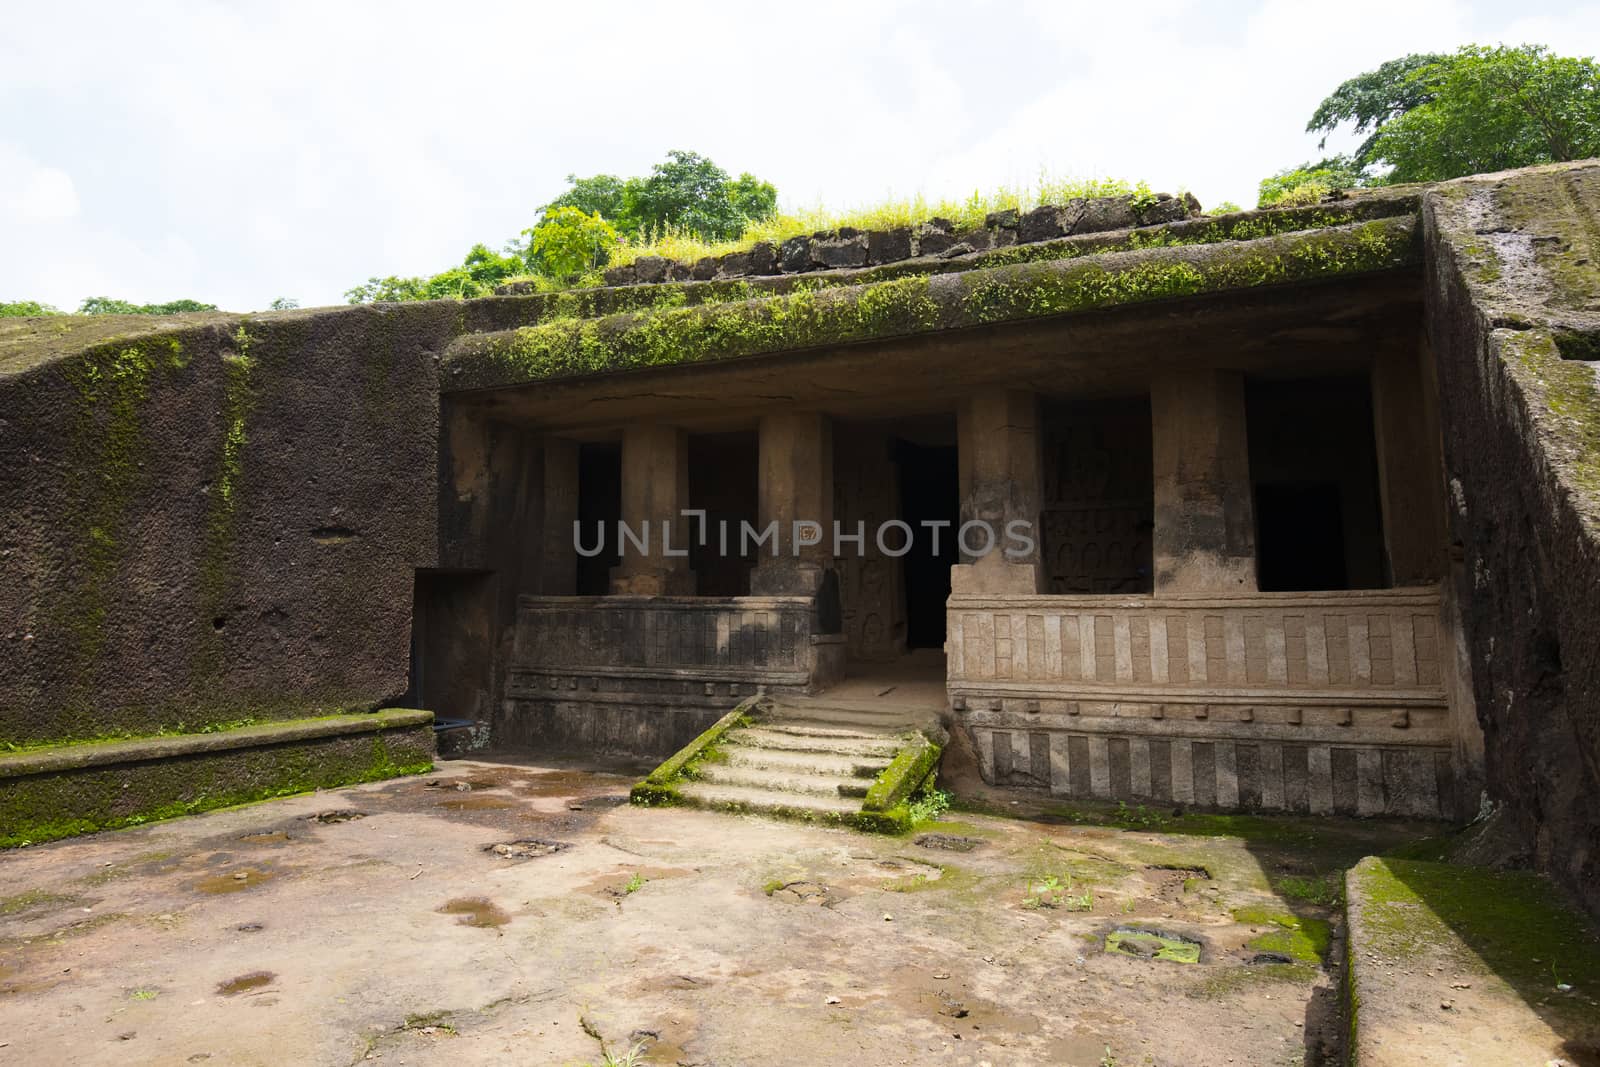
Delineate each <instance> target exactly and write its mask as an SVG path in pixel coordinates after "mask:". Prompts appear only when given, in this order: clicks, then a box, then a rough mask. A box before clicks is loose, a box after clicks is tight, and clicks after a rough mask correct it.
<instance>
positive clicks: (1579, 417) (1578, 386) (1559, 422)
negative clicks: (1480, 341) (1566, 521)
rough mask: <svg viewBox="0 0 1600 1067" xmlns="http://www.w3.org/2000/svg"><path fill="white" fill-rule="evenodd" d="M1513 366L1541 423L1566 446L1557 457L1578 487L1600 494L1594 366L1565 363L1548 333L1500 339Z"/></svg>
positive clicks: (1599, 400) (1511, 333) (1599, 386)
mask: <svg viewBox="0 0 1600 1067" xmlns="http://www.w3.org/2000/svg"><path fill="white" fill-rule="evenodd" d="M1494 338H1495V341H1496V342H1497V343H1498V345H1499V348H1500V352H1501V354H1502V357H1503V358H1504V359H1505V361H1506V365H1507V367H1508V368H1509V369H1510V370H1511V372H1512V374H1513V375H1514V376H1516V377H1517V378H1518V380H1519V382H1520V383H1521V384H1523V385H1524V387H1525V388H1526V390H1527V392H1528V394H1529V400H1530V401H1532V402H1533V403H1532V406H1533V411H1532V414H1533V416H1534V418H1535V420H1536V421H1538V422H1539V424H1540V425H1541V426H1543V427H1545V428H1546V429H1547V430H1548V431H1550V432H1551V433H1553V435H1554V436H1555V437H1556V438H1557V440H1558V441H1559V442H1560V443H1561V444H1562V445H1563V446H1564V448H1563V450H1564V451H1565V452H1566V455H1565V456H1561V455H1557V456H1554V457H1552V458H1553V459H1555V460H1556V461H1557V462H1558V463H1560V464H1561V466H1563V467H1565V468H1566V470H1567V471H1568V472H1569V473H1570V475H1571V477H1572V480H1573V482H1574V483H1575V485H1576V487H1577V488H1579V489H1581V490H1583V491H1584V492H1585V493H1588V494H1590V495H1600V379H1597V378H1596V375H1595V368H1594V365H1593V364H1591V363H1587V362H1584V361H1582V360H1577V359H1564V358H1562V357H1563V353H1562V351H1561V348H1560V346H1559V345H1558V344H1557V339H1556V338H1555V337H1553V336H1552V335H1551V334H1549V333H1547V332H1545V331H1542V330H1499V331H1496V332H1495V334H1494Z"/></svg>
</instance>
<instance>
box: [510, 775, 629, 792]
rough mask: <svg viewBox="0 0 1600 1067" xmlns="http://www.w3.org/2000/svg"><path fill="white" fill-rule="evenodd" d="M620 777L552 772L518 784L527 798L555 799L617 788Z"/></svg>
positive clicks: (519, 790)
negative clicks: (616, 784)
mask: <svg viewBox="0 0 1600 1067" xmlns="http://www.w3.org/2000/svg"><path fill="white" fill-rule="evenodd" d="M619 779H620V776H619V775H615V774H596V773H594V772H593V771H550V772H548V773H545V774H540V775H536V776H535V777H533V778H530V779H528V780H527V781H524V782H519V783H518V784H517V789H518V792H520V793H521V794H522V795H523V796H527V797H553V796H566V795H569V794H573V795H575V794H578V793H582V792H584V791H586V790H587V791H591V792H593V791H595V790H601V789H609V788H615V785H614V783H616V782H617V781H619Z"/></svg>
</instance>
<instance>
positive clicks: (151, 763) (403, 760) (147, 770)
mask: <svg viewBox="0 0 1600 1067" xmlns="http://www.w3.org/2000/svg"><path fill="white" fill-rule="evenodd" d="M423 714H425V713H423ZM429 719H431V716H429V717H427V718H419V715H418V713H416V712H398V713H388V714H383V713H380V714H378V715H371V716H359V717H356V716H351V717H345V718H343V719H340V720H318V721H316V722H314V723H309V724H307V723H276V724H272V725H271V726H267V727H259V726H257V727H247V728H245V729H242V730H237V731H230V732H227V733H219V734H207V735H195V736H190V737H183V738H156V739H151V740H148V741H143V742H138V741H134V742H116V743H113V744H109V745H101V746H96V745H72V746H64V747H62V748H60V749H53V750H45V751H42V752H30V753H24V754H19V755H12V756H7V757H4V758H3V759H0V848H10V847H15V846H19V845H27V844H38V843H40V842H44V841H53V840H57V839H59V838H63V837H70V836H73V835H76V834H82V833H90V832H93V831H96V830H109V829H118V828H121V827H127V826H137V825H140V824H143V823H147V822H155V821H159V820H162V819H170V818H175V817H177V816H180V815H191V814H195V813H197V812H202V811H209V810H212V809H214V808H223V807H232V806H235V805H238V804H247V803H252V802H255V801H259V800H265V799H269V798H272V797H281V796H289V795H291V794H294V793H304V792H309V791H311V790H313V789H329V788H333V787H336V786H342V785H352V784H355V783H358V782H370V781H377V780H380V779H384V778H393V777H398V776H400V775H406V774H422V773H426V772H427V771H429V770H431V769H432V767H433V729H432V725H431V722H430V721H429Z"/></svg>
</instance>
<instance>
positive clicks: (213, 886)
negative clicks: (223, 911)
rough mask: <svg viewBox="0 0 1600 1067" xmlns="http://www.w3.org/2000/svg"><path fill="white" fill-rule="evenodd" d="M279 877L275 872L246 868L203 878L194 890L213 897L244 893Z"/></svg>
mask: <svg viewBox="0 0 1600 1067" xmlns="http://www.w3.org/2000/svg"><path fill="white" fill-rule="evenodd" d="M277 876H278V875H277V873H276V872H275V871H264V870H260V869H258V868H255V867H245V868H243V869H241V870H237V871H233V872H231V873H229V874H214V875H211V876H210V877H209V878H202V879H200V880H199V881H197V882H195V884H194V888H195V891H196V892H199V893H210V894H213V895H216V894H223V893H242V892H243V891H244V890H246V889H252V888H254V887H256V886H258V885H260V884H262V883H263V882H270V881H272V880H273V879H274V878H276V877H277Z"/></svg>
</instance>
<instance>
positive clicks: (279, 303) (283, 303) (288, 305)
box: [267, 296, 300, 311]
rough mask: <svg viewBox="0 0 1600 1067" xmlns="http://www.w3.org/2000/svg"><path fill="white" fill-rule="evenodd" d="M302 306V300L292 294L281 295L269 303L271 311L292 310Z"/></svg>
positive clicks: (268, 308) (268, 307) (268, 306)
mask: <svg viewBox="0 0 1600 1067" xmlns="http://www.w3.org/2000/svg"><path fill="white" fill-rule="evenodd" d="M299 306H300V301H298V300H296V299H294V298H293V297H290V296H280V297H276V298H274V299H273V301H272V303H270V304H268V305H267V310H269V311H292V310H294V309H295V308H297V307H299Z"/></svg>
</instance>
